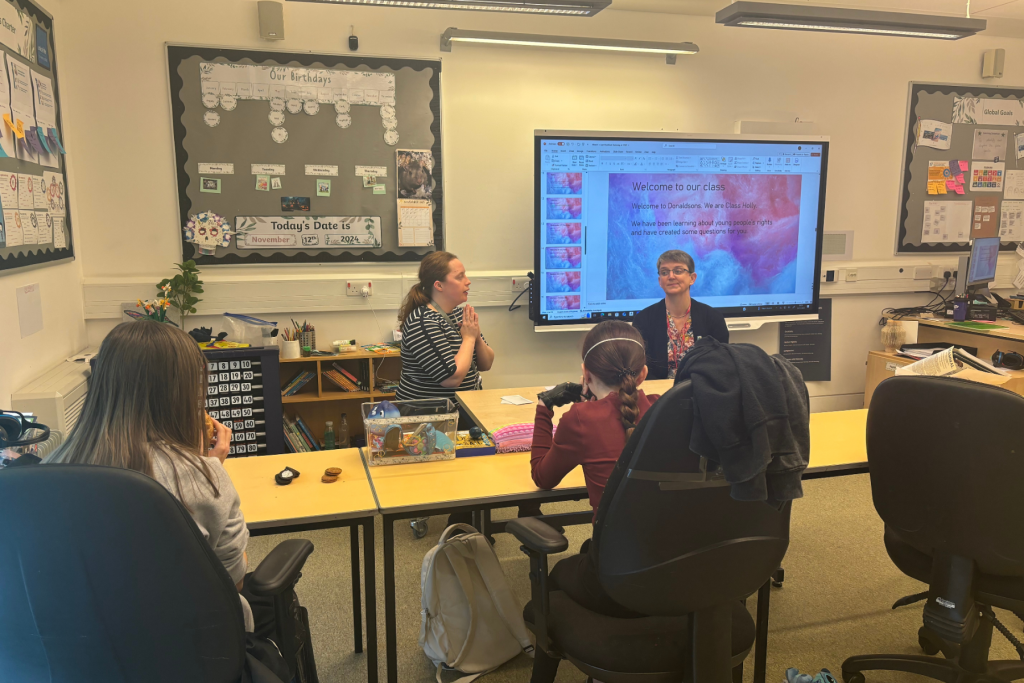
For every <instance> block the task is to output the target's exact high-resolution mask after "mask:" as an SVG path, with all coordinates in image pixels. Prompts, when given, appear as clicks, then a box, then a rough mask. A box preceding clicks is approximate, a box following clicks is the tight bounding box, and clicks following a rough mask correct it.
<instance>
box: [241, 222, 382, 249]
mask: <svg viewBox="0 0 1024 683" xmlns="http://www.w3.org/2000/svg"><path fill="white" fill-rule="evenodd" d="M235 232H236V233H237V243H238V248H239V249H316V248H322V249H331V248H338V247H341V248H365V249H373V248H377V247H380V246H381V238H380V217H379V216H236V217H235Z"/></svg>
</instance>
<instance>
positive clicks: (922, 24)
mask: <svg viewBox="0 0 1024 683" xmlns="http://www.w3.org/2000/svg"><path fill="white" fill-rule="evenodd" d="M715 22H717V23H719V24H724V25H726V26H745V27H749V28H774V29H783V30H795V31H834V32H837V33H861V34H868V35H881V36H902V37H907V38H934V39H938V40H959V39H960V38H967V37H968V36H973V35H975V34H977V33H980V32H981V31H984V30H985V26H986V22H985V20H984V19H969V18H960V17H939V16H933V15H928V14H909V13H906V12H879V11H877V10H859V9H842V8H839V7H811V6H808V5H780V4H778V3H774V2H734V3H733V4H731V5H729V6H728V7H726V8H725V9H722V10H719V12H718V13H717V14H716V15H715Z"/></svg>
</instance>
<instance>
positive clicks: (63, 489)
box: [0, 465, 317, 683]
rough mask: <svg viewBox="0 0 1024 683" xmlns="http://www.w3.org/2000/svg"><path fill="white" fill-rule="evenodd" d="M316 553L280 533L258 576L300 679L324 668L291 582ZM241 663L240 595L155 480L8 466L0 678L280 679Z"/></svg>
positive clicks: (0, 558)
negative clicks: (319, 665) (297, 608)
mask: <svg viewBox="0 0 1024 683" xmlns="http://www.w3.org/2000/svg"><path fill="white" fill-rule="evenodd" d="M312 552H313V544H312V543H310V542H309V541H304V540H298V539H296V540H289V541H285V542H284V543H281V544H280V545H278V546H277V547H276V548H275V549H274V551H273V552H271V553H270V555H268V556H267V558H266V559H265V560H264V561H263V562H262V563H260V565H259V567H257V569H256V572H255V573H254V575H253V577H252V579H253V580H252V584H253V585H252V592H253V593H256V594H258V595H262V596H272V597H273V600H274V608H275V611H276V613H277V626H278V634H277V638H275V639H274V640H275V642H276V644H277V646H278V648H279V649H280V651H281V654H282V655H283V657H284V660H285V662H286V663H287V666H288V669H289V672H290V673H291V675H292V676H295V675H296V674H297V680H299V681H302V682H304V683H316V681H317V676H316V666H315V663H314V661H313V656H312V646H311V644H310V642H309V639H308V637H305V638H301V642H300V630H301V629H299V628H298V627H297V626H296V624H295V619H294V617H295V614H294V612H293V611H292V606H293V600H294V591H293V588H294V586H295V583H296V582H297V581H298V579H299V575H300V574H299V571H300V570H301V569H302V565H303V563H304V562H305V561H306V558H307V557H308V556H309V554H310V553H312ZM300 613H301V614H300V617H299V618H300V619H305V614H304V610H300ZM306 626H307V628H306V629H305V633H306V634H308V622H306ZM266 645H267V646H270V644H269V643H266ZM246 660H247V657H246V634H245V632H244V627H243V618H242V607H241V603H240V602H239V599H238V591H237V589H236V588H235V586H234V584H233V583H232V581H231V578H230V577H229V576H228V574H227V571H225V569H224V566H223V565H222V564H221V562H220V561H219V560H218V559H217V557H216V556H215V555H214V554H213V551H212V550H211V548H210V546H209V544H208V543H207V542H206V540H205V539H204V538H203V536H202V534H201V533H200V531H199V528H198V527H197V526H196V524H195V522H194V521H193V520H192V517H191V516H190V515H189V513H188V510H186V509H185V507H184V506H182V504H181V503H180V502H178V500H177V499H176V498H174V496H172V495H171V494H170V493H169V492H168V491H167V490H166V489H164V488H163V487H162V486H161V485H160V484H159V483H157V482H156V481H154V480H152V479H150V478H149V477H147V476H145V475H143V474H139V473H138V472H134V471H130V470H124V469H118V468H111V467H99V466H95V465H35V466H31V467H17V468H8V469H5V470H2V471H0V680H4V681H19V683H35V682H36V681H46V682H47V683H86V682H88V683H93V682H95V681H104V682H110V683H135V682H138V683H182V681H190V682H202V683H235V682H236V681H242V680H243V676H245V678H244V680H246V681H253V682H254V683H282V682H281V681H280V677H278V676H275V675H274V674H273V673H271V670H270V669H268V668H267V667H264V666H262V665H261V664H260V662H259V661H258V660H256V659H254V658H253V657H248V660H249V663H248V665H247V664H246ZM284 683H287V681H285V682H284Z"/></svg>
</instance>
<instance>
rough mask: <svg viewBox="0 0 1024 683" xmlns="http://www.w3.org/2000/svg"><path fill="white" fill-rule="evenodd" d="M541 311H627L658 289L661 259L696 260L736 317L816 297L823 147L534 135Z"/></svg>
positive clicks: (565, 314)
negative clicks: (667, 255) (683, 255)
mask: <svg viewBox="0 0 1024 683" xmlns="http://www.w3.org/2000/svg"><path fill="white" fill-rule="evenodd" d="M538 153H539V154H540V164H539V173H540V177H539V178H538V179H537V183H538V185H537V187H538V189H539V191H540V211H541V216H540V217H539V219H540V220H539V224H540V225H539V231H538V232H539V234H538V239H539V249H540V263H539V269H540V273H539V283H540V289H541V292H540V294H541V296H540V314H541V316H542V320H550V321H575V320H584V321H585V320H587V319H591V321H592V320H593V318H599V319H603V318H609V317H613V318H614V317H625V318H630V317H631V316H632V315H633V314H634V313H635V312H637V311H639V310H641V309H643V308H645V307H647V306H649V305H651V304H653V303H655V302H656V301H658V300H659V299H661V298H663V297H664V292H662V290H661V288H660V287H659V284H658V275H657V261H658V256H659V255H660V254H662V253H663V252H665V251H668V250H670V249H679V250H682V251H685V252H687V253H689V254H690V255H691V256H692V257H693V258H694V261H695V262H696V272H697V281H696V283H695V284H694V286H693V287H692V290H691V293H692V295H693V297H694V298H696V299H698V300H700V301H703V302H705V303H707V304H709V305H711V306H715V307H717V308H721V309H724V310H725V312H726V313H728V314H731V315H738V316H743V315H771V314H777V313H780V312H787V311H788V312H793V313H799V312H801V309H809V308H810V306H811V305H812V303H813V297H814V281H815V278H816V273H815V258H816V246H817V239H818V221H819V216H820V211H819V203H820V200H821V192H822V187H821V172H822V153H823V146H822V145H821V144H798V143H779V142H769V143H763V142H747V141H735V142H732V141H728V142H705V141H693V142H688V141H666V140H612V139H604V140H601V139H595V140H580V139H557V138H543V139H540V140H539V150H538Z"/></svg>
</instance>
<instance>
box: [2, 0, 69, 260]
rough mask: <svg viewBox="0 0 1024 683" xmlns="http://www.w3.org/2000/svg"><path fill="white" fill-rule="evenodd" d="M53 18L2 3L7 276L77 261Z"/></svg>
mask: <svg viewBox="0 0 1024 683" xmlns="http://www.w3.org/2000/svg"><path fill="white" fill-rule="evenodd" d="M64 153H65V149H64V129H63V127H62V125H61V108H60V94H59V89H58V87H57V57H56V54H55V51H54V36H53V18H52V17H50V15H49V14H47V13H46V12H45V11H44V10H42V9H41V8H39V7H37V6H36V5H34V4H33V3H31V2H29V1H28V0H14V2H13V3H12V2H8V1H7V0H0V271H5V270H10V269H12V268H21V267H24V266H33V265H39V264H45V263H52V262H55V261H61V260H65V259H71V258H74V246H73V241H72V239H71V214H70V212H69V211H68V191H67V186H68V179H67V172H66V167H65V164H64V162H65V158H64Z"/></svg>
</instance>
